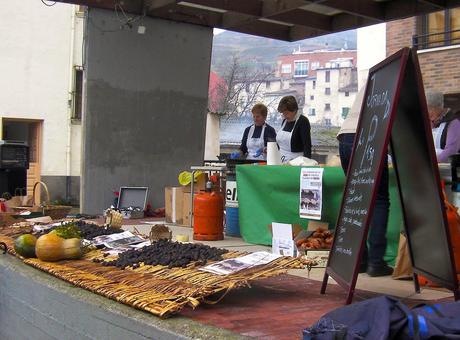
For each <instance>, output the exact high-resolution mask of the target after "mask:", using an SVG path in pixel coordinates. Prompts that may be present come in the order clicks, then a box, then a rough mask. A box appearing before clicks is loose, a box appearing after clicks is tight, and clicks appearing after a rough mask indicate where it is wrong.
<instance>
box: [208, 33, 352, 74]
mask: <svg viewBox="0 0 460 340" xmlns="http://www.w3.org/2000/svg"><path fill="white" fill-rule="evenodd" d="M299 48H300V50H302V51H314V50H321V49H323V50H324V49H342V48H343V49H356V30H350V31H345V32H339V33H334V34H328V35H323V36H320V37H315V38H311V39H305V40H299V41H296V42H287V41H281V40H275V39H268V38H262V37H257V36H253V35H248V34H243V33H237V32H231V31H226V32H223V33H221V34H218V35H215V36H214V40H213V47H212V63H211V69H212V70H213V71H214V72H216V73H217V74H219V75H222V74H223V72H224V70H225V67H226V65H228V64H229V61H230V60H231V58H232V57H233V56H234V55H238V58H239V60H240V62H241V64H242V65H245V66H248V67H250V68H252V67H260V66H262V65H267V66H275V65H276V59H277V57H278V56H279V55H282V54H291V53H292V52H293V51H294V50H299Z"/></svg>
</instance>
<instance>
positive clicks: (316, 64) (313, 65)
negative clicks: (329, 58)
mask: <svg viewBox="0 0 460 340" xmlns="http://www.w3.org/2000/svg"><path fill="white" fill-rule="evenodd" d="M319 66H320V65H319V61H314V62H312V63H311V69H312V70H316V69H317V68H319Z"/></svg>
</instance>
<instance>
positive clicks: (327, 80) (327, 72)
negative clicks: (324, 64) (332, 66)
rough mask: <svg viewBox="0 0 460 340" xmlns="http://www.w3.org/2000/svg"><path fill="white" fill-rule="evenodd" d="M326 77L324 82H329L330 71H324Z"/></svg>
mask: <svg viewBox="0 0 460 340" xmlns="http://www.w3.org/2000/svg"><path fill="white" fill-rule="evenodd" d="M325 77H326V79H325V81H326V83H330V82H331V71H326V75H325Z"/></svg>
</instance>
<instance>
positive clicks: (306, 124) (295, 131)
mask: <svg viewBox="0 0 460 340" xmlns="http://www.w3.org/2000/svg"><path fill="white" fill-rule="evenodd" d="M298 109H299V106H298V105H297V101H296V99H295V98H294V97H293V96H286V97H283V98H281V100H280V102H279V104H278V112H280V113H281V114H282V115H283V122H282V123H281V128H280V130H279V131H278V132H277V134H276V142H277V143H278V146H279V148H280V154H281V162H283V163H287V162H289V161H290V160H293V159H294V158H297V157H299V156H303V157H308V158H311V135H310V121H309V120H308V118H307V117H305V116H303V115H301V114H300V113H299V112H298Z"/></svg>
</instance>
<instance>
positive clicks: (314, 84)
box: [312, 80, 316, 90]
mask: <svg viewBox="0 0 460 340" xmlns="http://www.w3.org/2000/svg"><path fill="white" fill-rule="evenodd" d="M312 88H313V90H314V89H316V80H313V82H312Z"/></svg>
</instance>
